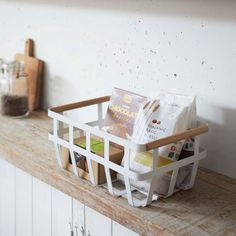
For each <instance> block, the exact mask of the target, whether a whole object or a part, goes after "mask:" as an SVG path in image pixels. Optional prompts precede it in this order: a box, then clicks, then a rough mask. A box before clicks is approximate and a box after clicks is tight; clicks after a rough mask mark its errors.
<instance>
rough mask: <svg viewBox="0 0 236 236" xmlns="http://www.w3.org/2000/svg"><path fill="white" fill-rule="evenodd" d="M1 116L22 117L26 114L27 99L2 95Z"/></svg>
mask: <svg viewBox="0 0 236 236" xmlns="http://www.w3.org/2000/svg"><path fill="white" fill-rule="evenodd" d="M1 107H2V114H3V115H8V116H23V115H25V114H27V113H28V110H29V109H28V97H26V96H17V95H3V96H2V97H1Z"/></svg>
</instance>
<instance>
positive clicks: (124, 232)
mask: <svg viewBox="0 0 236 236" xmlns="http://www.w3.org/2000/svg"><path fill="white" fill-rule="evenodd" d="M112 226H113V227H112V231H113V234H112V236H138V234H137V233H135V232H134V231H132V230H129V229H127V228H126V227H124V226H123V225H120V224H118V223H117V222H115V221H113V222H112Z"/></svg>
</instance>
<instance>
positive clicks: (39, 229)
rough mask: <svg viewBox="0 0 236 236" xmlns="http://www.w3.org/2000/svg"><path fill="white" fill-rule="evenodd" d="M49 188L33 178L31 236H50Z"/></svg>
mask: <svg viewBox="0 0 236 236" xmlns="http://www.w3.org/2000/svg"><path fill="white" fill-rule="evenodd" d="M51 230H52V229H51V187H50V186H49V185H47V184H45V183H43V182H42V181H40V180H38V179H36V178H33V236H42V235H43V236H51Z"/></svg>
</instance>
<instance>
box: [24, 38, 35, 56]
mask: <svg viewBox="0 0 236 236" xmlns="http://www.w3.org/2000/svg"><path fill="white" fill-rule="evenodd" d="M33 53H34V41H33V40H32V39H27V40H26V42H25V56H28V57H32V56H33Z"/></svg>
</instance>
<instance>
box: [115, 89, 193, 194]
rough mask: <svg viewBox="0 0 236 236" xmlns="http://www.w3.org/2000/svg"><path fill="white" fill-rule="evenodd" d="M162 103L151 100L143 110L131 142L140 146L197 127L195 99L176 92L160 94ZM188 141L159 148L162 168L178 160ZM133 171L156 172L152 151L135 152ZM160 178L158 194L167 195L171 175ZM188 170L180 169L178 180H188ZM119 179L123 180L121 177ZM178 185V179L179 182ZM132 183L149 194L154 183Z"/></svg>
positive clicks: (167, 174) (160, 176)
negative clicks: (153, 165) (153, 170)
mask: <svg viewBox="0 0 236 236" xmlns="http://www.w3.org/2000/svg"><path fill="white" fill-rule="evenodd" d="M158 98H159V99H158V100H152V99H150V100H149V101H147V103H146V104H145V105H144V106H143V107H141V108H140V110H139V113H138V116H137V119H136V121H135V124H134V129H133V135H132V137H131V140H132V141H134V142H136V143H147V142H150V141H154V140H157V139H160V138H163V137H167V136H170V135H172V134H175V133H178V132H181V131H185V130H186V129H188V128H191V127H193V126H195V125H196V102H195V97H191V96H186V95H182V94H176V93H169V92H165V93H163V92H162V93H160V94H159V96H158ZM183 145H184V140H182V141H179V142H176V143H174V144H170V145H166V146H164V147H161V148H159V160H158V167H160V166H164V165H167V164H169V163H171V162H174V161H177V160H178V159H179V155H180V153H181V150H182V147H183ZM130 168H131V169H132V170H134V171H136V172H137V173H144V172H147V171H150V170H151V169H152V152H141V153H136V152H132V153H131V156H130ZM171 173H172V172H169V173H166V174H163V175H159V176H158V177H157V179H156V181H155V188H154V189H155V193H158V194H162V195H165V194H166V193H167V191H168V187H169V182H170V174H171ZM183 175H185V171H182V170H181V168H180V171H179V175H178V178H179V179H185V176H183ZM118 178H120V179H123V178H122V176H121V175H118ZM177 182H178V180H177ZM131 184H132V185H134V186H135V187H137V188H138V189H140V190H142V191H145V192H147V191H148V189H149V186H150V180H147V181H132V180H131Z"/></svg>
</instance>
